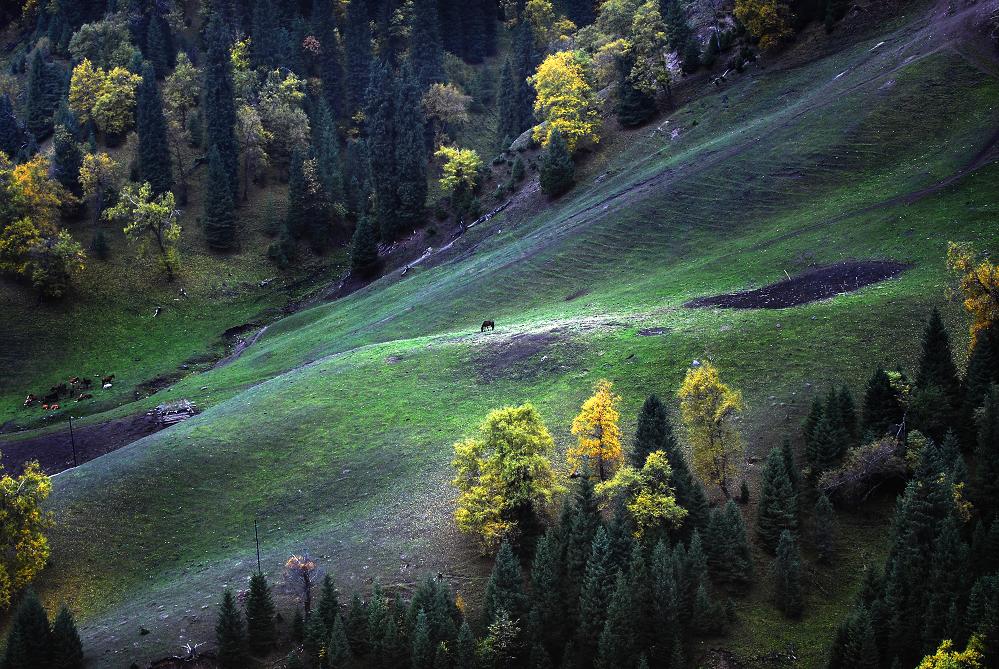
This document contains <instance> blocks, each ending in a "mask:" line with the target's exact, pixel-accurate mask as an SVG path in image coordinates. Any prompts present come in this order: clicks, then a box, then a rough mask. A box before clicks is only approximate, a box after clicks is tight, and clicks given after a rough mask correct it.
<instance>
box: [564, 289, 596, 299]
mask: <svg viewBox="0 0 999 669" xmlns="http://www.w3.org/2000/svg"><path fill="white" fill-rule="evenodd" d="M589 292H590V291H589V290H587V289H586V288H580V289H579V290H577V291H576V292H575V293H572V294H571V295H566V296H565V301H566V302H572V301H573V300H578V299H579V298H581V297H582V296H583V295H587V294H589Z"/></svg>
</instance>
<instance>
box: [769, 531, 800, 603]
mask: <svg viewBox="0 0 999 669" xmlns="http://www.w3.org/2000/svg"><path fill="white" fill-rule="evenodd" d="M774 600H775V602H776V604H777V608H778V609H780V610H781V611H783V612H784V613H785V615H787V616H788V617H789V618H799V617H800V616H801V612H802V609H803V606H804V605H803V602H802V594H801V555H799V553H798V544H797V542H796V541H795V540H794V535H793V534H792V533H791V532H790V531H789V530H784V531H783V532H781V534H780V540H779V541H778V542H777V561H776V562H775V563H774Z"/></svg>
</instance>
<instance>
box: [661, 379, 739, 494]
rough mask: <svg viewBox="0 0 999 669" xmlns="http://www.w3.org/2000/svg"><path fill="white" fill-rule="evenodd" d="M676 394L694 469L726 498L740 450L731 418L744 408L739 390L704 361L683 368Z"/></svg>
mask: <svg viewBox="0 0 999 669" xmlns="http://www.w3.org/2000/svg"><path fill="white" fill-rule="evenodd" d="M677 396H678V397H679V398H680V415H681V417H682V419H683V424H684V427H686V429H687V438H688V440H689V441H690V446H691V453H692V456H693V465H694V469H695V471H696V472H697V474H698V476H700V477H701V479H702V480H703V481H705V482H706V483H713V484H715V485H717V486H718V487H719V489H720V490H721V491H722V494H723V495H725V498H726V499H728V498H729V497H730V492H729V485H730V484H731V483H732V481H733V480H734V479H735V475H736V473H737V470H738V459H739V457H740V456H741V455H742V453H743V450H744V448H743V444H742V438H741V437H740V435H739V431H738V430H737V429H736V427H735V418H736V417H737V416H738V414H739V412H740V411H742V409H743V408H744V405H743V401H742V393H740V392H739V391H737V390H732V389H731V388H729V387H728V386H727V385H725V384H724V383H722V382H721V378H720V377H719V375H718V369H717V368H716V367H715V366H714V365H712V364H711V363H709V362H704V363H701V364H700V365H698V366H696V367H692V368H691V369H689V370H687V376H686V377H685V378H684V380H683V384H682V385H681V386H680V390H679V391H678V392H677Z"/></svg>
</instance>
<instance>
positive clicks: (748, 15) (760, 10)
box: [735, 0, 792, 49]
mask: <svg viewBox="0 0 999 669" xmlns="http://www.w3.org/2000/svg"><path fill="white" fill-rule="evenodd" d="M735 17H736V18H737V19H739V21H741V22H742V24H743V25H745V26H746V28H748V29H749V32H750V33H752V34H753V35H754V36H755V37H757V38H759V40H760V48H761V49H772V48H774V47H775V46H778V45H780V44H781V43H782V42H783V41H784V40H786V39H787V38H788V37H790V36H791V34H792V30H791V10H789V9H788V8H787V5H785V4H784V3H782V2H778V0H735Z"/></svg>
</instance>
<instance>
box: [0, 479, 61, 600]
mask: <svg viewBox="0 0 999 669" xmlns="http://www.w3.org/2000/svg"><path fill="white" fill-rule="evenodd" d="M51 492H52V480H51V479H50V478H49V477H48V476H47V475H46V474H45V473H44V472H43V471H42V470H41V467H39V465H38V463H37V462H29V463H28V465H27V466H26V467H25V469H24V473H23V474H21V475H20V476H18V477H16V478H15V477H13V476H11V475H9V474H4V473H3V472H2V470H0V546H4V547H5V550H2V551H0V610H2V609H3V607H4V606H7V605H9V602H10V593H11V591H12V590H19V589H21V588H23V587H24V586H26V585H28V584H29V583H30V582H31V581H32V580H33V579H34V577H35V576H36V575H37V574H38V572H40V571H41V570H42V569H43V568H44V567H45V564H46V562H48V558H49V544H48V539H47V538H46V537H45V534H44V531H45V530H47V529H48V528H49V527H51V526H52V514H50V513H46V512H44V511H42V504H43V503H44V502H45V500H46V499H47V498H48V496H49V495H50V494H51Z"/></svg>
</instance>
